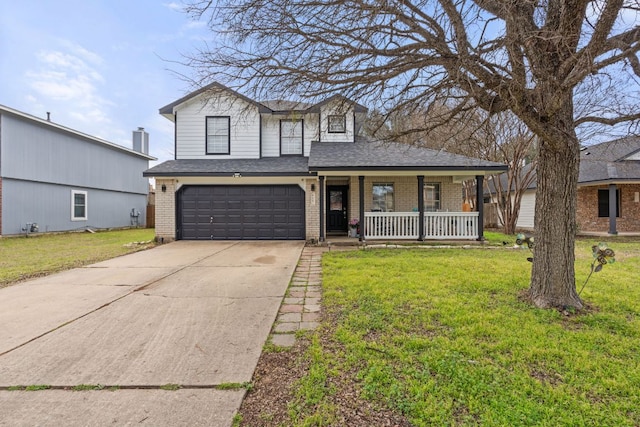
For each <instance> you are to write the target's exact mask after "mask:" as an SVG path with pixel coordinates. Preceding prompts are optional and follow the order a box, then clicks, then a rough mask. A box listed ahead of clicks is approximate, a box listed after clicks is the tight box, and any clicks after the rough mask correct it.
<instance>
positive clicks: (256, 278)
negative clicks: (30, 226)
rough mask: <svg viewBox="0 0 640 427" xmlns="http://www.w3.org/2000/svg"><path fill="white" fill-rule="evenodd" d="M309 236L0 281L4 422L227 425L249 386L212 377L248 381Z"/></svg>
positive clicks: (167, 251)
mask: <svg viewBox="0 0 640 427" xmlns="http://www.w3.org/2000/svg"><path fill="white" fill-rule="evenodd" d="M303 245H304V244H303V242H175V243H171V244H168V245H164V246H160V247H157V248H154V249H151V250H148V251H144V252H139V253H136V254H132V255H127V256H123V257H120V258H116V259H112V260H109V261H105V262H101V263H98V264H93V265H91V266H88V267H85V268H79V269H75V270H70V271H67V272H63V273H60V274H56V275H52V276H48V277H45V278H40V279H36V280H31V281H28V282H24V283H21V284H17V285H14V286H11V287H9V288H5V289H0V325H2V327H1V328H0V407H2V408H3V409H2V416H0V425H7V426H8V425H11V426H15V425H59V424H65V425H104V424H114V425H129V424H136V425H138V424H141V425H154V426H158V425H172V426H174V425H190V426H195V425H207V426H228V425H230V424H231V421H232V417H233V415H234V413H235V411H236V410H237V409H238V407H239V405H240V402H241V400H242V397H243V395H244V390H242V389H239V390H238V389H236V390H218V389H216V386H219V385H221V384H229V383H244V382H248V381H251V377H252V375H253V371H254V369H255V367H256V364H257V362H258V358H259V356H260V353H261V351H262V347H263V345H264V343H265V341H266V339H267V337H268V334H269V331H270V329H271V326H272V324H273V322H274V320H275V317H276V314H277V312H278V308H279V306H280V303H281V301H282V298H283V296H284V293H285V292H286V289H287V286H288V284H289V281H290V279H291V275H292V274H293V271H294V269H295V266H296V263H297V261H298V258H299V256H300V253H301V251H302V248H303ZM83 384H84V385H93V386H95V385H101V386H106V388H107V389H104V390H92V391H72V390H71V389H72V388H73V387H77V386H78V385H83ZM167 384H178V385H180V386H181V389H180V390H178V391H167V390H163V389H162V386H164V385H167ZM29 385H48V386H51V389H49V390H44V391H11V390H9V388H13V387H15V386H29ZM112 387H113V388H112ZM108 388H111V389H110V390H108Z"/></svg>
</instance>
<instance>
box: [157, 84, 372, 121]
mask: <svg viewBox="0 0 640 427" xmlns="http://www.w3.org/2000/svg"><path fill="white" fill-rule="evenodd" d="M216 91H217V92H220V91H222V92H229V93H230V94H232V95H233V96H235V97H237V98H239V99H242V100H243V101H245V102H247V103H249V104H251V105H255V106H256V107H258V111H259V112H260V113H272V114H278V113H289V112H293V111H296V112H301V113H317V112H320V108H321V107H322V106H324V105H325V104H328V103H330V102H333V101H339V102H345V103H348V104H351V105H353V106H354V111H355V112H356V113H366V112H367V111H368V109H367V108H366V107H364V106H362V105H360V104H358V103H357V102H354V101H352V100H350V99H349V98H346V97H344V96H342V95H333V96H330V97H329V98H327V99H325V100H323V101H321V102H319V103H317V104H311V103H307V102H298V101H288V100H282V99H278V100H270V101H260V102H259V101H256V100H254V99H251V98H249V97H248V96H245V95H243V94H241V93H240V92H237V91H235V90H233V89H231V88H229V87H227V86H225V85H223V84H221V83H218V82H213V83H210V84H208V85H206V86H203V87H201V88H200V89H198V90H195V91H193V92H190V93H188V94H186V95H185V96H183V97H182V98H180V99H177V100H175V101H173V102H172V103H170V104H167V105H165V106H164V107H162V108H160V110H159V112H160V114H161V115H163V116H165V117H166V118H168V119H169V120H173V114H174V110H175V108H176V107H178V106H180V105H181V104H184V103H185V102H187V101H189V100H191V99H194V98H197V97H199V96H201V95H207V94H211V93H215V92H216Z"/></svg>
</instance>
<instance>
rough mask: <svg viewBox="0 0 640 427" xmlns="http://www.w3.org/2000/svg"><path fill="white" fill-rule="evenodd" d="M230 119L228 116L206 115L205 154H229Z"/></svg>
mask: <svg viewBox="0 0 640 427" xmlns="http://www.w3.org/2000/svg"><path fill="white" fill-rule="evenodd" d="M230 121H231V118H230V117H229V116H208V117H207V125H206V128H207V130H206V133H207V154H230V153H231V150H230V141H231V137H230V132H229V128H230Z"/></svg>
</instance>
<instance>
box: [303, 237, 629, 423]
mask: <svg viewBox="0 0 640 427" xmlns="http://www.w3.org/2000/svg"><path fill="white" fill-rule="evenodd" d="M490 239H491V240H495V243H496V244H501V242H502V241H504V240H507V239H510V240H509V244H510V245H512V243H513V241H514V240H515V239H514V238H513V237H510V236H502V235H499V234H498V233H495V235H491V236H490ZM598 241H599V240H598V238H592V239H580V240H578V242H577V245H576V275H577V278H576V281H577V283H578V284H579V285H581V284H582V283H583V282H584V279H585V278H586V276H587V274H588V273H589V270H590V267H589V266H590V263H591V261H592V256H591V245H593V244H597V243H598ZM606 241H607V243H608V245H609V247H610V248H612V249H614V250H615V251H616V261H617V262H616V263H615V264H613V265H611V266H608V265H607V266H605V268H604V269H603V270H602V271H601V272H599V273H597V274H594V276H593V277H592V278H591V281H590V282H589V284H588V285H587V287H586V288H585V290H584V292H583V294H582V297H583V299H584V300H585V301H586V302H587V303H588V304H589V306H590V309H589V310H587V311H585V312H582V313H577V314H575V315H570V316H566V315H564V314H563V313H560V312H558V311H554V310H539V309H535V308H533V307H531V306H530V305H528V304H526V303H524V302H522V301H521V300H520V299H519V298H518V296H519V294H521V293H522V291H523V290H525V289H526V288H527V287H528V281H529V277H530V269H531V264H530V263H528V262H527V261H526V257H527V256H529V252H528V251H526V250H513V249H504V250H503V249H497V250H496V249H493V250H483V249H466V250H465V249H432V250H425V249H422V250H402V251H400V250H371V251H353V252H330V253H327V254H325V256H324V258H323V267H324V268H323V272H324V273H323V275H324V276H323V282H324V283H323V287H324V295H323V299H324V309H325V310H326V313H327V314H328V318H329V319H333V321H332V323H331V325H330V327H329V326H328V325H325V327H327V328H329V329H327V330H326V331H325V332H324V334H326V335H324V338H323V339H320V338H319V335H318V336H316V337H314V338H313V339H312V341H311V344H310V347H309V349H308V350H307V358H308V359H309V360H310V363H311V364H310V367H309V371H308V373H307V375H306V376H305V377H304V378H302V379H301V381H300V382H299V384H298V385H297V399H296V401H295V402H292V404H291V411H290V416H291V420H292V424H294V425H328V424H330V423H331V420H332V419H334V417H335V415H336V411H337V410H336V408H335V406H333V400H332V396H334V395H336V394H338V393H339V391H340V390H336V389H335V387H336V384H337V385H338V386H339V384H341V383H344V380H345V378H347V379H348V381H350V382H355V383H356V386H357V389H358V390H359V393H360V397H361V398H362V399H366V400H369V401H371V402H373V403H374V404H377V405H379V406H382V407H385V408H389V409H391V410H393V411H395V412H397V413H401V414H403V415H404V416H405V417H407V419H409V420H410V422H411V423H412V424H414V425H417V426H426V425H460V426H466V425H487V426H504V425H509V426H516V425H542V426H545V425H547V426H556V425H571V426H580V425H640V394H639V393H638V387H639V385H640V352H639V351H638V350H639V348H640V347H639V345H638V343H639V342H640V286H638V284H637V275H638V271H639V269H640V243H634V242H633V241H631V240H625V239H615V238H613V239H612V238H607V239H606ZM320 333H322V332H318V334H320ZM332 387H333V388H332Z"/></svg>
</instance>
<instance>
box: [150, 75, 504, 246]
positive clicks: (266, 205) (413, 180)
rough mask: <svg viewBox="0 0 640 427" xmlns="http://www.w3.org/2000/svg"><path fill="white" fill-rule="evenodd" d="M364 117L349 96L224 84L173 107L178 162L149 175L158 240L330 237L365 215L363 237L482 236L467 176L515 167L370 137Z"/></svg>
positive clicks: (166, 110) (168, 111)
mask: <svg viewBox="0 0 640 427" xmlns="http://www.w3.org/2000/svg"><path fill="white" fill-rule="evenodd" d="M366 113H367V109H366V108H365V107H363V106H361V105H359V104H357V103H355V102H353V101H351V100H349V99H346V98H344V97H341V96H332V97H330V98H328V99H326V100H324V101H322V102H319V103H316V104H305V103H297V102H288V101H281V100H280V101H262V102H258V101H255V100H252V99H250V98H247V97H246V96H244V95H242V94H240V93H238V92H236V91H234V90H232V89H230V88H227V87H225V86H223V85H221V84H219V83H212V84H210V85H208V86H206V87H204V88H202V89H200V90H198V91H195V92H193V93H190V94H188V95H187V96H185V97H183V98H181V99H179V100H177V101H175V102H172V103H171V104H169V105H166V106H165V107H163V108H161V109H160V114H162V115H163V116H165V117H166V118H167V119H169V120H171V121H172V122H173V123H174V126H175V159H174V160H170V161H167V162H165V163H162V164H160V165H158V166H155V167H153V168H151V169H149V170H147V171H146V172H145V176H147V177H154V178H155V179H156V207H157V209H156V236H157V237H158V238H159V239H162V240H165V241H170V240H174V239H184V240H190V239H193V240H199V239H214V240H215V239H221V240H224V239H232V240H238V239H294V240H295V239H299V240H305V239H306V240H320V241H322V240H324V239H325V238H326V237H327V236H330V235H334V234H335V235H342V236H345V235H346V234H347V232H348V231H349V225H350V223H354V222H357V223H358V227H357V228H355V232H359V236H360V239H413V240H424V239H482V237H483V236H482V233H483V226H482V215H479V213H478V212H463V209H462V204H463V200H462V182H463V181H464V180H467V179H469V178H470V177H473V178H476V179H477V181H478V182H479V185H480V186H482V179H483V177H484V176H485V175H487V174H495V173H499V172H502V171H505V170H506V169H507V166H506V165H503V164H499V163H494V162H488V161H484V160H480V159H474V158H469V157H465V156H459V155H455V154H451V153H446V152H443V151H436V150H429V149H426V148H418V147H412V146H409V145H405V144H395V143H380V142H371V141H366V140H365V139H364V138H362V137H361V136H359V129H360V128H361V126H362V123H363V121H364V120H365V118H366ZM480 188H482V187H480ZM479 193H480V197H481V194H482V192H479ZM479 205H480V206H481V203H480V204H479Z"/></svg>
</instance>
